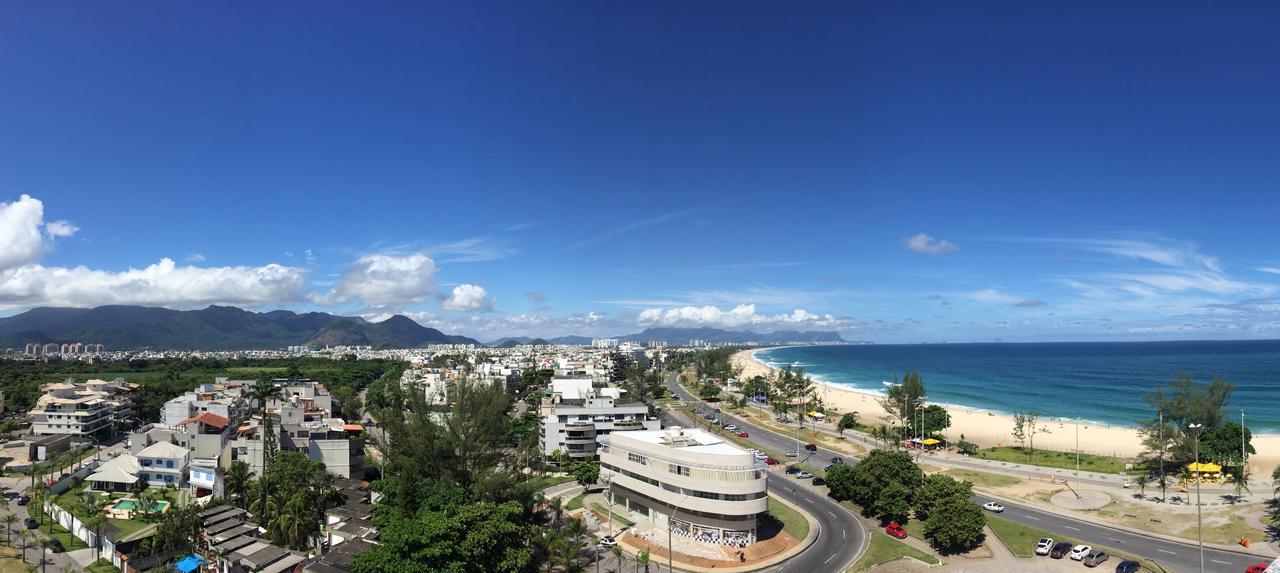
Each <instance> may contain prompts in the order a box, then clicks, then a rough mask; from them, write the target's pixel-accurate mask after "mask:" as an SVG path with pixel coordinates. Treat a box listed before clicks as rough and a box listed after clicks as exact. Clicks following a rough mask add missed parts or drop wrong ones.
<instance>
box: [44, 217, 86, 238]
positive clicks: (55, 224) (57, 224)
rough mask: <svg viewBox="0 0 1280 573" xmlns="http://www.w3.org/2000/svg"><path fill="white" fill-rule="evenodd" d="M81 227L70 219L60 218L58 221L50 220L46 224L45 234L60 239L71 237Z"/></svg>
mask: <svg viewBox="0 0 1280 573" xmlns="http://www.w3.org/2000/svg"><path fill="white" fill-rule="evenodd" d="M79 230H80V227H77V226H75V225H73V224H71V222H70V221H65V220H62V219H58V220H57V221H49V222H48V223H46V224H45V226H44V234H45V235H47V236H48V237H49V238H50V239H60V238H63V237H70V236H71V235H74V234H76V231H79Z"/></svg>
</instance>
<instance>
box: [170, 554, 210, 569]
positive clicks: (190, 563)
mask: <svg viewBox="0 0 1280 573" xmlns="http://www.w3.org/2000/svg"><path fill="white" fill-rule="evenodd" d="M201 565H204V557H201V556H199V555H188V556H186V557H183V558H182V560H181V561H179V562H178V564H177V565H175V567H177V569H178V571H181V572H182V573H191V572H192V571H195V570H196V569H199V568H200V566H201Z"/></svg>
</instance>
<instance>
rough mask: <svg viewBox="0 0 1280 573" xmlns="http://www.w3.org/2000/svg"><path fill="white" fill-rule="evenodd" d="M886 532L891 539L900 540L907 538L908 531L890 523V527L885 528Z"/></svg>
mask: <svg viewBox="0 0 1280 573" xmlns="http://www.w3.org/2000/svg"><path fill="white" fill-rule="evenodd" d="M884 532H885V533H888V534H889V536H890V537H897V538H898V539H906V538H907V530H905V529H903V528H902V526H901V525H898V524H896V523H890V524H889V525H886V526H884Z"/></svg>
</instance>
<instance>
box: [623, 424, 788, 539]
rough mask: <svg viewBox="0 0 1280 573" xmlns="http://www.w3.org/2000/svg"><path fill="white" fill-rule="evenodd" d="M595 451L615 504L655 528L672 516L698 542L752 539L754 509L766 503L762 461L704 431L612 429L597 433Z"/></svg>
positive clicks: (756, 511) (663, 525) (672, 521)
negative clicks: (615, 430) (601, 433)
mask: <svg viewBox="0 0 1280 573" xmlns="http://www.w3.org/2000/svg"><path fill="white" fill-rule="evenodd" d="M606 442H607V443H606ZM599 454H600V474H601V479H606V480H610V482H611V485H610V488H611V492H612V497H613V500H614V503H615V504H623V505H625V506H626V508H627V509H628V510H629V511H630V512H631V514H632V516H633V517H634V518H636V520H640V521H637V523H640V522H643V521H649V522H651V523H652V524H653V525H654V526H655V528H656V529H659V530H662V529H666V528H667V526H668V523H670V524H672V525H673V526H674V529H673V530H674V531H675V532H676V533H677V534H681V535H685V536H688V537H691V538H694V539H697V540H701V541H706V542H711V543H725V542H751V541H754V539H755V534H756V518H757V516H759V515H760V514H761V513H764V512H766V511H767V510H768V508H769V500H768V495H767V493H766V490H767V484H766V481H765V474H766V470H765V468H764V466H763V465H762V464H758V463H757V462H756V460H755V457H754V456H752V455H751V454H750V453H749V452H747V451H746V450H743V449H741V448H738V447H737V446H734V445H732V444H729V443H727V442H725V441H724V440H722V439H720V438H719V437H717V436H715V435H713V434H711V433H708V432H705V431H703V430H696V429H685V428H680V427H678V426H673V427H670V428H667V429H665V430H651V431H632V432H614V433H612V434H610V435H609V436H607V437H603V438H602V439H601V447H600V448H599ZM668 520H670V521H668ZM633 521H634V520H633Z"/></svg>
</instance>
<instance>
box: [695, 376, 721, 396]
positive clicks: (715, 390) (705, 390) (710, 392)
mask: <svg viewBox="0 0 1280 573" xmlns="http://www.w3.org/2000/svg"><path fill="white" fill-rule="evenodd" d="M719 395H720V386H717V385H716V383H715V382H712V381H710V380H708V381H706V382H703V383H702V385H701V386H698V397H699V398H702V399H703V400H714V399H715V398H716V397H717V396H719Z"/></svg>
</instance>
